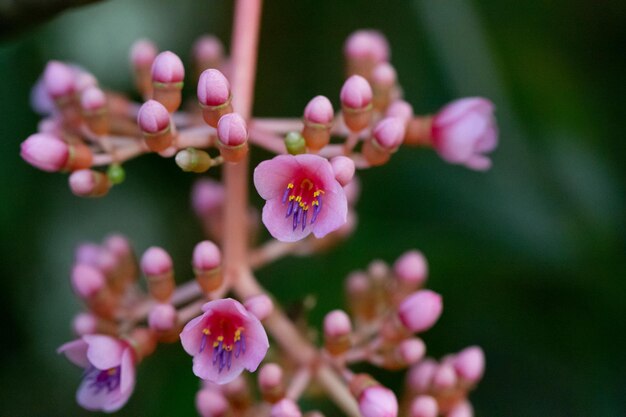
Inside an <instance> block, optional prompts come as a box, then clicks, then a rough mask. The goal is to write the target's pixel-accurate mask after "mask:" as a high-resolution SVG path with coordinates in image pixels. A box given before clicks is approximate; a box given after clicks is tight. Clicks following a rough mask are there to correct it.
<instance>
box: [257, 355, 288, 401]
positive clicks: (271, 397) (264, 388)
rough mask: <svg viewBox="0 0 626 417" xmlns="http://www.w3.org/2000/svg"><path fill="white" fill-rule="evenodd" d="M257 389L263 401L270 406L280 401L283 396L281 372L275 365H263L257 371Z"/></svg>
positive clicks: (283, 388) (283, 387)
mask: <svg viewBox="0 0 626 417" xmlns="http://www.w3.org/2000/svg"><path fill="white" fill-rule="evenodd" d="M259 389H260V391H261V394H262V395H263V399H264V400H265V401H267V402H268V403H270V404H274V403H276V402H278V401H280V400H281V399H282V398H283V397H284V396H285V386H284V384H283V370H282V368H281V367H280V366H279V365H277V364H275V363H268V364H267V365H264V366H263V367H262V368H261V370H260V371H259Z"/></svg>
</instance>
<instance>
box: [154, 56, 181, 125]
mask: <svg viewBox="0 0 626 417" xmlns="http://www.w3.org/2000/svg"><path fill="white" fill-rule="evenodd" d="M184 78H185V67H184V66H183V62H182V61H181V60H180V58H179V57H178V55H176V54H175V53H173V52H170V51H165V52H161V53H160V54H159V55H157V57H156V58H155V59H154V62H153V63H152V87H153V89H154V90H153V98H154V100H156V101H158V102H160V103H161V104H163V106H165V108H166V109H167V111H169V112H170V113H173V112H175V111H176V110H177V109H178V107H180V103H181V100H182V95H181V90H182V89H183V79H184Z"/></svg>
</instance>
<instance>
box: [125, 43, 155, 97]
mask: <svg viewBox="0 0 626 417" xmlns="http://www.w3.org/2000/svg"><path fill="white" fill-rule="evenodd" d="M158 52H159V51H158V49H157V47H156V45H155V44H154V43H153V42H152V41H150V40H148V39H139V40H138V41H136V42H135V43H134V44H133V46H132V47H131V49H130V62H131V65H132V67H133V72H134V75H135V86H136V88H137V90H138V91H139V92H140V93H141V95H142V96H143V97H145V98H147V97H150V96H152V76H151V74H150V73H151V69H152V63H153V62H154V59H155V58H156V56H157V53H158Z"/></svg>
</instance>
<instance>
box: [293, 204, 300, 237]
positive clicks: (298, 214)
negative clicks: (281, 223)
mask: <svg viewBox="0 0 626 417" xmlns="http://www.w3.org/2000/svg"><path fill="white" fill-rule="evenodd" d="M299 217H300V206H298V207H296V211H295V212H294V213H293V230H294V231H295V230H296V227H298V218H299Z"/></svg>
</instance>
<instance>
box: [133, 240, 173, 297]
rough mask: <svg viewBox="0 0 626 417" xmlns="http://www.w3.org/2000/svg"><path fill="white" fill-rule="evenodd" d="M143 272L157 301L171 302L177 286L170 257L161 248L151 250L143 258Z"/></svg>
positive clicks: (151, 293) (154, 247)
mask: <svg viewBox="0 0 626 417" xmlns="http://www.w3.org/2000/svg"><path fill="white" fill-rule="evenodd" d="M141 270H142V271H143V273H144V275H145V276H146V278H147V281H148V290H149V291H150V295H152V297H154V298H155V299H156V300H157V301H161V302H167V301H169V299H170V297H171V296H172V294H173V293H174V286H175V284H174V269H173V265H172V258H171V257H170V255H169V254H168V253H167V252H166V251H165V250H163V249H161V248H159V247H156V246H153V247H151V248H149V249H148V250H147V251H146V252H145V253H144V254H143V256H142V257H141Z"/></svg>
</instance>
